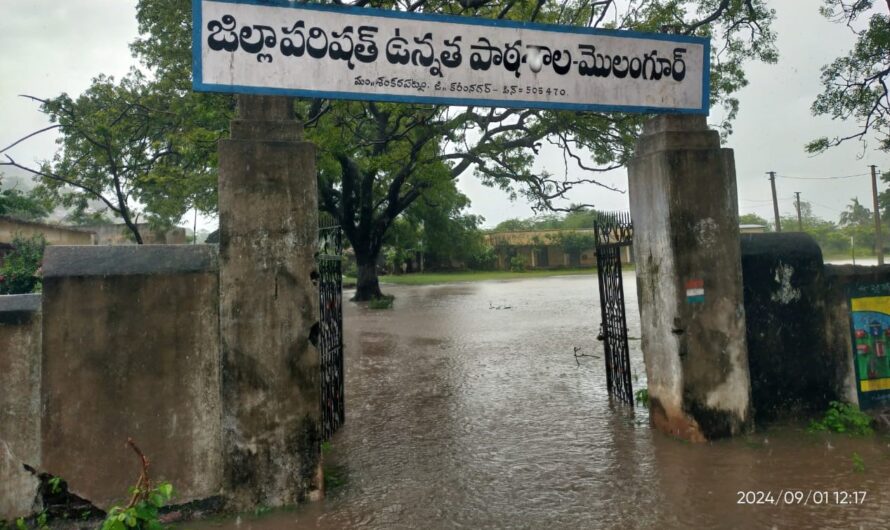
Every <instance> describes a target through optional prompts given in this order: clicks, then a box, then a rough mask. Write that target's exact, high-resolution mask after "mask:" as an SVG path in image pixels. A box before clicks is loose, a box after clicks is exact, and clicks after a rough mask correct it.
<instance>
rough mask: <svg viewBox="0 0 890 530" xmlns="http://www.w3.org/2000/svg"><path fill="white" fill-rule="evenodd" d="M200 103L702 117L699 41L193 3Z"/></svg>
mask: <svg viewBox="0 0 890 530" xmlns="http://www.w3.org/2000/svg"><path fill="white" fill-rule="evenodd" d="M193 12H194V28H195V29H194V33H193V40H194V42H193V86H194V89H195V90H198V91H212V92H230V93H240V94H260V95H290V96H302V97H321V98H334V99H352V100H374V101H393V102H406V103H429V104H443V105H462V106H470V105H472V106H486V107H522V108H541V109H562V110H588V111H619V112H642V113H688V114H707V113H708V95H709V90H708V86H709V75H708V73H709V69H710V68H709V55H710V43H709V40H708V39H706V38H701V37H690V36H684V35H669V34H660V33H653V34H648V33H635V32H629V31H609V30H596V29H589V28H583V27H574V26H556V25H544V24H531V23H522V22H514V21H502V20H492V19H483V18H476V17H453V16H443V15H431V14H417V13H406V12H400V11H384V10H378V9H368V8H349V7H340V6H330V5H316V4H298V3H291V2H289V1H286V0H193Z"/></svg>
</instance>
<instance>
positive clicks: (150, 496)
mask: <svg viewBox="0 0 890 530" xmlns="http://www.w3.org/2000/svg"><path fill="white" fill-rule="evenodd" d="M131 493H132V494H133V496H134V498H138V501H137V502H136V503H135V504H133V505H132V506H114V507H112V508H111V509H110V510H109V511H108V516H107V517H106V518H105V521H104V522H103V523H102V530H126V529H128V528H134V529H136V530H162V529H163V528H164V526H163V525H162V524H161V522H160V520H159V519H158V515H159V510H160V509H161V508H163V507H164V506H165V505H166V504H167V503H168V502H169V501H170V499H171V498H172V497H173V486H172V485H170V484H169V483H167V482H162V483H160V484H158V485H156V486H155V487H154V488H152V489H150V490H148V491H138V490H135V491H132V492H131Z"/></svg>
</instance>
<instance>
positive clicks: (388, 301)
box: [368, 295, 396, 309]
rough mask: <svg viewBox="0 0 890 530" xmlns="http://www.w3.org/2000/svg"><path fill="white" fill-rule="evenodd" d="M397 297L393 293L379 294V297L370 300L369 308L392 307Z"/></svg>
mask: <svg viewBox="0 0 890 530" xmlns="http://www.w3.org/2000/svg"><path fill="white" fill-rule="evenodd" d="M395 299H396V297H395V296H393V295H383V296H378V297H377V298H372V299H370V300H369V301H368V308H370V309H392V303H393V300H395Z"/></svg>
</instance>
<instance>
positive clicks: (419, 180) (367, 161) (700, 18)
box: [132, 0, 776, 300]
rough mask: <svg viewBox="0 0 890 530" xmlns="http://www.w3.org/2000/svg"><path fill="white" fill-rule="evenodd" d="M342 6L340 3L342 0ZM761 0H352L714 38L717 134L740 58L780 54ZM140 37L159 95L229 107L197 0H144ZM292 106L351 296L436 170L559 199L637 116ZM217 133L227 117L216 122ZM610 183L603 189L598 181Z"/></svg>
mask: <svg viewBox="0 0 890 530" xmlns="http://www.w3.org/2000/svg"><path fill="white" fill-rule="evenodd" d="M337 3H341V2H339V1H338V2H337ZM765 4H766V2H765V0H697V1H696V0H629V1H627V2H616V1H614V0H597V1H590V0H566V1H564V2H548V1H546V0H508V1H506V2H495V1H493V0H460V1H458V2H445V1H442V0H403V1H392V0H382V1H371V0H356V1H355V2H354V3H352V4H351V5H354V6H360V7H364V6H368V7H375V8H381V9H391V10H401V11H416V12H421V11H422V12H426V13H441V14H449V15H457V16H475V17H486V18H500V19H512V20H521V21H535V22H544V23H557V24H567V25H574V26H585V27H608V28H612V29H635V30H640V31H655V32H672V33H681V34H686V35H700V36H711V37H712V38H713V39H714V46H713V47H712V57H711V65H712V66H711V68H712V70H711V77H710V79H711V94H710V97H711V102H712V104H722V105H723V107H724V112H723V118H724V119H723V121H722V123H721V124H720V126H721V128H722V129H723V130H724V132H728V131H729V129H730V121H731V119H732V118H733V117H734V116H735V113H736V111H737V108H738V103H737V101H736V100H735V98H734V97H733V94H734V93H735V92H736V91H737V90H738V89H739V88H741V87H743V86H744V85H745V84H746V81H745V75H744V69H743V64H744V62H745V61H746V60H749V59H755V60H762V61H768V62H769V61H774V60H775V57H776V54H775V49H774V47H773V43H774V36H773V34H772V32H771V30H770V23H771V21H772V19H773V17H774V14H773V12H772V11H771V10H769V9H768V8H767V7H766V5H765ZM137 19H138V22H139V29H140V33H141V37H140V38H139V39H138V40H137V42H135V43H134V44H133V47H132V49H133V51H134V53H135V54H136V55H137V57H139V59H140V60H141V61H142V64H143V65H145V66H146V67H148V68H149V69H151V70H152V74H153V77H154V80H155V83H156V85H157V90H158V91H159V92H166V93H168V94H171V96H175V97H177V98H180V99H182V100H183V101H186V102H188V103H187V105H197V106H202V108H205V107H203V106H210V107H212V108H214V109H219V110H217V111H213V112H211V111H208V110H206V108H205V112H209V113H210V114H212V115H215V116H219V117H224V116H225V112H226V110H227V109H230V108H231V98H229V97H226V96H217V97H209V96H207V95H203V94H194V93H191V92H190V83H189V72H190V68H191V54H190V46H191V30H192V28H191V2H189V0H140V1H139V3H138V7H137ZM296 110H297V112H298V115H299V116H300V117H301V119H302V120H303V121H304V123H305V125H306V131H307V136H308V137H309V138H310V139H311V140H313V141H314V142H316V143H317V144H318V146H319V164H318V167H319V189H320V197H319V204H320V207H321V208H322V209H323V210H325V211H327V212H329V213H331V214H332V215H334V216H335V217H336V218H337V219H338V220H339V222H340V224H341V225H342V226H343V229H344V231H345V234H346V236H347V237H348V238H349V240H350V243H351V244H352V247H353V249H354V250H355V253H356V258H357V261H358V264H359V278H358V287H357V291H356V298H357V299H359V300H363V299H369V298H373V297H376V296H380V294H381V293H380V287H379V284H378V281H377V272H376V261H377V256H378V254H379V253H380V251H381V248H382V246H383V244H384V241H385V236H386V233H387V231H388V230H389V229H390V227H392V226H393V223H395V222H396V219H398V218H399V217H400V215H402V214H403V212H405V211H406V210H407V209H408V208H409V207H410V206H411V205H412V204H414V203H415V202H416V201H418V200H419V199H420V198H421V197H423V196H424V194H425V193H426V192H427V190H429V189H431V187H433V186H435V183H436V182H437V181H438V180H452V181H453V180H455V179H457V178H458V177H459V176H460V175H463V174H465V173H467V172H470V171H473V172H475V174H476V176H478V177H479V178H480V179H481V180H482V181H483V182H484V183H485V184H487V185H490V186H497V187H500V188H502V189H504V190H507V191H508V192H509V193H511V194H512V195H514V196H523V197H525V198H527V199H528V200H529V201H530V202H531V203H532V205H533V206H534V207H535V208H538V209H553V208H557V204H559V203H558V202H556V201H557V200H558V199H560V198H562V197H564V196H565V195H566V194H567V193H569V192H570V191H571V190H572V189H573V188H575V187H576V186H578V185H582V184H595V185H596V184H599V185H602V184H601V183H600V182H599V180H598V179H597V175H598V174H599V173H601V172H604V171H607V170H609V169H613V168H616V167H620V166H622V165H623V164H624V163H625V162H626V161H627V160H628V158H629V157H630V155H631V152H632V145H633V142H634V140H635V138H636V136H637V135H638V133H639V131H640V126H641V123H642V118H640V117H639V116H627V115H621V114H605V113H576V112H555V111H541V110H523V109H489V108H472V107H471V108H447V107H441V106H430V105H404V104H403V105H396V104H386V103H373V102H346V101H331V100H300V101H297V102H296ZM216 125H217V126H218V129H217V132H219V134H223V133H224V131H225V127H226V125H225V124H224V123H222V122H218V123H217V124H216ZM545 146H551V147H549V148H555V149H558V150H560V151H561V152H562V153H563V156H564V160H565V165H564V168H562V171H561V174H559V175H554V174H551V173H547V172H544V171H537V170H535V169H534V161H535V158H536V156H537V155H538V154H540V152H541V150H542V149H543V148H545ZM604 187H605V186H604Z"/></svg>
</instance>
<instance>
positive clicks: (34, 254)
mask: <svg viewBox="0 0 890 530" xmlns="http://www.w3.org/2000/svg"><path fill="white" fill-rule="evenodd" d="M12 246H13V249H14V250H13V251H12V252H10V253H9V254H7V255H6V257H5V258H4V259H3V264H2V265H0V294H26V293H33V292H39V291H40V287H41V279H40V274H41V272H40V265H41V262H42V261H43V250H44V248H46V240H44V239H43V236H40V235H38V236H34V237H31V238H24V237H21V236H15V237H14V238H13V239H12Z"/></svg>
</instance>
